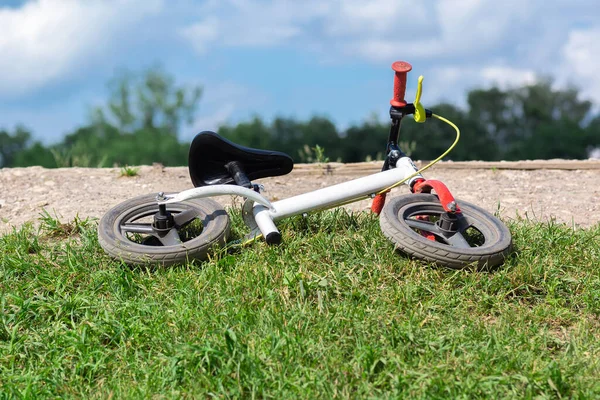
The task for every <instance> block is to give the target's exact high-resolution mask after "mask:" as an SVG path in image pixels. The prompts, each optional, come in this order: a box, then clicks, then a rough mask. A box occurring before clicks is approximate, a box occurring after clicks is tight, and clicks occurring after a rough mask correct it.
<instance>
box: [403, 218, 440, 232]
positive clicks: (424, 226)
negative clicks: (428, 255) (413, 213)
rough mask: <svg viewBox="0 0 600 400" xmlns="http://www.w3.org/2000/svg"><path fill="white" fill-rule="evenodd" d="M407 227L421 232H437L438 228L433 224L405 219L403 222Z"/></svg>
mask: <svg viewBox="0 0 600 400" xmlns="http://www.w3.org/2000/svg"><path fill="white" fill-rule="evenodd" d="M404 221H405V222H406V224H407V225H408V226H410V227H411V228H414V229H420V230H422V231H427V232H438V227H437V225H436V224H434V223H433V222H429V221H423V220H420V219H409V218H407V219H405V220H404Z"/></svg>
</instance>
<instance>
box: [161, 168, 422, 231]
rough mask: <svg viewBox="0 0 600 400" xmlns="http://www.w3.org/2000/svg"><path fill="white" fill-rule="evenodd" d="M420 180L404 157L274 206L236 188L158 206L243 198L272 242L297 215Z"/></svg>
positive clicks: (212, 189)
mask: <svg viewBox="0 0 600 400" xmlns="http://www.w3.org/2000/svg"><path fill="white" fill-rule="evenodd" d="M407 178H408V179H407ZM416 179H423V176H422V175H421V174H419V173H418V170H417V167H416V166H415V164H414V163H413V161H412V160H411V159H410V158H409V157H402V158H400V159H399V160H398V161H397V162H396V166H395V167H394V168H392V169H390V170H387V171H382V172H378V173H376V174H372V175H368V176H365V177H362V178H358V179H354V180H351V181H348V182H344V183H340V184H337V185H333V186H329V187H326V188H323V189H319V190H315V191H313V192H308V193H304V194H300V195H298V196H293V197H289V198H287V199H284V200H279V201H276V202H273V203H271V202H270V201H269V200H267V199H266V198H265V197H263V196H262V195H261V194H260V193H257V192H256V191H254V190H251V189H248V188H244V187H241V186H236V185H209V186H201V187H197V188H194V189H189V190H185V191H183V192H180V193H177V194H174V195H169V196H165V197H164V199H163V200H159V201H158V203H159V204H169V203H176V202H180V201H185V200H190V199H198V198H203V197H213V196H219V195H236V196H243V197H245V198H247V199H249V200H253V201H254V202H253V205H252V210H251V213H252V217H253V221H254V223H255V225H254V224H253V223H251V221H249V219H248V215H244V220H245V221H246V223H247V224H248V225H249V227H250V228H251V229H253V230H255V228H258V230H260V233H262V235H263V237H264V238H266V239H267V241H268V238H269V237H270V235H273V234H276V235H279V230H278V229H277V227H276V226H275V221H278V220H280V219H284V218H287V217H291V216H293V215H298V214H303V213H306V212H310V211H315V210H325V209H328V208H333V207H337V206H341V205H344V204H349V203H352V202H355V201H358V200H362V199H365V198H369V197H374V196H375V194H377V193H379V192H380V191H382V190H385V189H386V188H388V187H390V186H392V185H394V184H395V183H397V182H400V181H403V180H406V182H404V184H406V185H411V184H412V182H414V181H415V180H416ZM246 214H249V213H246ZM253 225H254V226H253Z"/></svg>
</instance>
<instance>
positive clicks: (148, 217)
mask: <svg viewBox="0 0 600 400" xmlns="http://www.w3.org/2000/svg"><path fill="white" fill-rule="evenodd" d="M167 211H168V212H170V213H171V214H172V215H173V218H174V220H175V226H173V227H172V228H170V229H166V230H158V229H155V228H154V226H153V224H152V222H153V219H154V215H155V214H156V213H157V212H158V205H157V204H156V203H151V204H144V205H141V206H139V207H136V208H134V209H131V210H129V211H128V212H126V213H123V215H121V217H120V218H119V219H118V221H117V224H116V230H117V232H116V233H117V235H118V236H119V237H120V238H122V239H123V240H124V241H127V242H130V243H131V244H137V245H142V246H164V247H168V246H181V245H182V244H183V243H185V242H187V241H189V240H192V239H194V238H196V237H198V236H199V235H200V234H201V233H202V231H203V223H202V219H203V217H204V215H203V214H202V211H201V210H199V209H197V208H195V207H191V206H186V205H185V204H184V203H178V204H174V205H170V206H169V207H168V208H167Z"/></svg>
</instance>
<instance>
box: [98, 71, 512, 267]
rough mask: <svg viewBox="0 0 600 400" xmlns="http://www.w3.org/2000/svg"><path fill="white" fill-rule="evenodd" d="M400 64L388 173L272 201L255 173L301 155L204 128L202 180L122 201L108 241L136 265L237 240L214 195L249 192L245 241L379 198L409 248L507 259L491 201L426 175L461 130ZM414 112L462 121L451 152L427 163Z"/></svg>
mask: <svg viewBox="0 0 600 400" xmlns="http://www.w3.org/2000/svg"><path fill="white" fill-rule="evenodd" d="M392 69H393V70H394V72H395V76H394V95H393V98H392V100H391V101H390V103H391V107H390V117H391V127H390V133H389V137H388V143H387V148H386V158H385V161H384V163H383V168H382V171H381V172H378V173H376V174H373V175H369V176H365V177H362V178H358V179H354V180H350V181H348V182H344V183H340V184H337V185H334V186H330V187H326V188H323V189H319V190H315V191H313V192H309V193H304V194H301V195H298V196H294V197H290V198H287V199H284V200H280V201H275V202H271V201H269V200H268V199H267V198H265V197H264V196H263V195H262V194H261V190H262V186H261V185H257V184H255V183H253V181H254V180H256V179H260V178H266V177H272V176H278V175H285V174H288V173H290V172H291V171H292V168H293V165H294V163H293V160H292V158H291V157H290V156H288V155H287V154H284V153H281V152H277V151H267V150H259V149H252V148H247V147H243V146H239V145H237V144H235V143H232V142H230V141H229V140H227V139H225V138H222V137H220V136H219V135H217V134H216V133H214V132H208V131H205V132H201V133H199V134H198V135H196V137H195V138H194V139H193V141H192V143H191V146H190V152H189V163H188V167H189V172H190V176H191V179H192V183H193V185H194V188H193V189H189V190H185V191H183V192H180V193H175V194H164V193H158V195H157V194H151V195H145V196H141V197H137V198H134V199H131V200H127V201H125V202H123V203H121V204H119V205H117V206H115V207H114V208H112V209H111V210H109V211H108V212H107V213H106V214H105V215H104V216H103V217H102V219H101V220H100V223H99V225H98V234H99V235H98V238H99V242H100V245H101V246H102V248H103V249H104V250H105V251H106V252H107V253H108V254H109V255H111V256H113V257H115V258H118V259H121V260H123V261H124V262H126V263H128V264H162V265H170V264H175V263H180V262H185V261H187V260H190V259H204V258H206V257H207V256H208V254H210V253H211V251H214V250H215V249H216V248H218V247H220V248H223V247H224V246H227V245H228V242H227V236H228V234H229V227H230V220H229V216H228V214H227V212H226V211H225V209H224V208H223V207H222V206H221V205H220V204H219V203H217V202H216V201H215V200H213V199H211V198H210V197H215V196H221V195H230V196H241V197H243V198H244V199H245V201H244V203H243V206H242V210H241V212H242V217H243V220H244V222H245V223H246V225H247V226H248V228H249V233H248V234H247V235H246V237H245V238H243V239H242V240H238V241H237V244H244V243H248V242H251V241H254V240H256V239H259V238H262V239H264V241H265V242H267V244H270V245H276V244H279V243H281V234H280V232H279V230H278V229H277V226H276V222H277V221H279V220H282V219H284V218H287V217H291V216H293V215H298V214H304V213H308V212H311V211H317V210H324V209H329V208H333V207H337V206H340V205H344V204H348V203H351V202H354V201H359V200H363V199H365V198H372V199H373V203H372V206H371V209H372V211H373V212H375V213H376V214H378V215H379V218H380V226H381V230H382V231H383V233H384V235H385V236H386V237H387V238H389V239H390V240H391V241H392V242H393V243H394V244H395V246H396V248H397V249H398V250H400V251H401V252H403V253H405V254H407V255H409V256H412V257H415V258H418V259H422V260H425V261H429V262H434V263H437V264H439V265H443V266H447V267H452V268H462V267H465V266H467V265H475V266H478V267H487V268H491V267H494V266H497V265H499V264H501V263H502V262H503V261H504V259H505V258H506V257H507V256H508V255H509V254H510V251H511V247H512V239H511V234H510V231H509V230H508V228H507V227H506V226H505V225H504V224H503V223H502V222H501V221H500V220H498V219H497V218H496V217H494V216H493V215H492V214H490V213H489V212H487V211H485V210H483V209H482V208H480V207H478V206H476V205H473V204H470V203H467V202H466V201H462V200H458V199H456V198H454V196H453V195H452V194H451V193H450V191H449V190H448V188H447V187H446V185H445V184H443V183H442V182H440V181H437V180H429V179H425V178H424V177H423V175H422V172H423V171H424V170H426V169H427V168H429V167H430V166H431V165H433V164H434V163H435V162H437V161H439V160H440V159H442V158H443V157H444V156H445V155H446V154H448V152H449V151H450V150H451V149H452V148H453V147H454V146H455V145H456V143H457V142H458V139H459V137H460V131H459V129H458V128H457V127H456V125H454V124H453V123H452V122H451V121H448V120H446V119H445V118H443V117H441V116H438V115H436V114H434V113H433V112H432V111H430V110H426V109H425V108H424V107H423V106H422V105H421V103H420V97H421V91H422V80H423V77H422V76H421V77H419V81H418V88H417V96H416V99H415V101H414V103H407V102H406V101H405V100H404V94H405V90H406V76H407V73H408V71H410V70H411V69H412V67H411V65H410V64H409V63H406V62H402V61H397V62H395V63H393V64H392ZM408 115H412V116H413V117H414V119H415V121H417V122H425V121H426V120H427V119H429V118H432V117H433V118H437V119H439V120H442V121H444V122H446V123H448V124H449V125H450V126H452V127H454V128H455V130H456V140H455V141H454V144H453V145H452V146H451V147H450V148H449V149H448V151H446V152H445V153H444V154H442V155H441V156H440V157H438V159H436V160H434V161H433V162H432V163H430V164H428V165H426V166H425V167H423V168H421V169H418V168H417V167H416V166H415V164H414V163H413V161H412V160H411V159H410V158H409V157H407V156H406V155H405V154H404V153H403V152H402V150H401V149H400V148H399V146H398V137H399V133H400V125H401V122H402V119H403V118H404V117H406V116H408ZM401 184H405V185H407V186H408V187H409V188H410V191H411V192H412V193H410V194H405V195H400V196H396V197H392V198H390V199H389V200H388V201H387V202H386V194H387V193H388V192H389V191H390V190H391V189H392V188H394V187H396V186H399V185H401Z"/></svg>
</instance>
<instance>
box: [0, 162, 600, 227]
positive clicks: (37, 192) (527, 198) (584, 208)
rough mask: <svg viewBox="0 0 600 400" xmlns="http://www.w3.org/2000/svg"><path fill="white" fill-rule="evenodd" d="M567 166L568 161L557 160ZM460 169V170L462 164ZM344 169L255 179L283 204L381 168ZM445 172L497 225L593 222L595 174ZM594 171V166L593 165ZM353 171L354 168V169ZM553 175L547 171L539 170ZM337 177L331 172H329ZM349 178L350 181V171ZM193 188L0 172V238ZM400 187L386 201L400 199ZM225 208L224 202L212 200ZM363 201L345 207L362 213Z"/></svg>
mask: <svg viewBox="0 0 600 400" xmlns="http://www.w3.org/2000/svg"><path fill="white" fill-rule="evenodd" d="M564 163H565V165H568V163H569V162H568V161H564ZM463 164H464V163H463ZM361 165H362V167H360V168H354V169H350V170H346V171H345V172H339V171H341V170H336V169H334V170H333V172H332V171H331V169H330V168H326V167H323V166H315V165H311V166H308V165H298V166H297V169H295V170H294V172H292V173H291V174H289V175H286V176H283V177H274V178H268V179H262V180H260V182H258V183H262V184H263V185H264V186H265V187H266V189H267V191H266V192H265V195H266V197H268V198H270V199H271V200H277V199H282V198H286V197H290V196H293V195H296V194H300V193H304V192H307V191H310V190H315V189H318V188H321V187H325V186H328V185H332V184H336V183H340V182H344V181H347V180H349V179H352V178H353V177H359V176H364V175H368V174H369V171H372V172H376V171H377V170H378V168H379V167H380V163H365V164H359V166H361ZM472 165H473V167H472V168H468V164H467V168H460V169H457V168H452V163H440V164H438V165H436V166H435V167H434V168H432V169H431V170H429V171H427V172H426V173H425V174H424V175H425V176H426V177H427V178H432V179H439V180H442V181H443V182H445V183H446V184H447V185H448V187H449V188H450V190H451V191H452V193H453V194H454V196H455V197H456V198H458V199H459V200H460V199H463V200H466V201H469V202H472V203H475V204H477V205H479V206H481V207H483V208H485V209H487V210H488V211H491V212H494V213H495V212H498V211H499V213H500V215H501V217H502V218H505V219H510V218H516V217H518V216H521V217H526V218H529V219H532V220H536V221H545V220H548V219H551V218H555V219H556V220H557V221H559V222H564V223H567V224H575V225H578V226H581V227H589V226H592V225H595V224H597V223H599V222H600V168H596V167H594V166H593V165H592V168H585V169H574V170H573V169H561V165H562V164H561V162H557V161H556V160H553V163H552V164H551V165H550V164H548V165H547V166H546V167H544V164H543V163H542V164H541V165H542V167H541V168H542V169H527V170H519V169H517V170H513V169H503V168H494V167H492V168H489V167H482V166H481V165H480V164H478V163H473V164H472ZM594 165H595V164H594ZM353 166H355V167H356V166H357V164H353ZM548 167H549V168H556V169H546V168H548ZM336 171H337V172H336ZM349 171H360V173H358V172H355V173H354V175H355V176H353V173H352V172H349ZM191 187H192V184H191V180H190V178H189V174H188V171H187V168H186V167H176V168H164V167H162V166H161V165H154V166H142V167H140V168H139V171H138V174H137V175H136V176H133V177H124V176H121V170H120V169H119V168H102V169H95V168H59V169H45V168H41V167H29V168H4V169H0V188H1V191H0V233H5V232H7V231H9V230H11V229H12V227H14V226H20V225H21V224H23V223H25V222H27V221H33V222H34V223H36V221H38V218H39V216H40V214H41V213H42V212H44V210H45V211H47V212H48V213H50V215H52V216H55V217H58V218H59V219H60V220H61V221H63V222H67V221H70V220H72V219H73V218H74V217H75V216H79V217H80V218H85V217H92V218H100V217H101V216H102V215H103V214H104V213H105V212H106V211H107V210H108V209H110V208H111V207H113V206H115V205H116V204H118V203H120V202H122V201H124V200H126V199H129V198H131V197H134V196H138V195H141V194H146V193H156V192H159V191H164V192H177V191H181V190H185V189H189V188H191ZM407 192H408V189H407V188H406V187H401V188H398V189H395V190H394V192H393V193H392V195H394V194H399V193H407ZM219 200H220V201H221V202H222V203H223V204H231V201H232V199H231V198H228V197H222V198H219ZM369 203H370V201H369V200H364V201H360V202H357V203H354V204H351V205H349V206H347V207H350V208H352V209H353V210H367V209H368V207H369Z"/></svg>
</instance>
